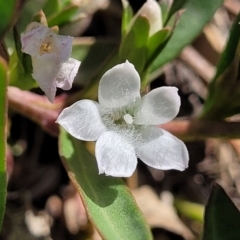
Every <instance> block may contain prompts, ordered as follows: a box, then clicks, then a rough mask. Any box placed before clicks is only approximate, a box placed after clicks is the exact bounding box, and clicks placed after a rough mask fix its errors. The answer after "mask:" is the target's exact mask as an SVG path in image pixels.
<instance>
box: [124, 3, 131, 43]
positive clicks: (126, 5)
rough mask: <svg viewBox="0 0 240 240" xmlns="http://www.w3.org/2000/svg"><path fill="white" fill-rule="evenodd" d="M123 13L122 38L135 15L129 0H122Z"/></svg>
mask: <svg viewBox="0 0 240 240" xmlns="http://www.w3.org/2000/svg"><path fill="white" fill-rule="evenodd" d="M122 5H123V14H122V38H123V37H124V36H125V35H126V32H127V29H128V27H129V23H130V21H131V20H132V17H133V11H132V8H131V6H130V5H129V2H128V0H122Z"/></svg>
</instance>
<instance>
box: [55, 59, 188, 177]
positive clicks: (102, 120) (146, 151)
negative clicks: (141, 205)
mask: <svg viewBox="0 0 240 240" xmlns="http://www.w3.org/2000/svg"><path fill="white" fill-rule="evenodd" d="M98 100H99V103H97V102H95V101H92V100H81V101H78V102H76V103H75V104H73V105H72V106H70V107H68V108H66V109H64V110H63V111H62V113H61V114H60V115H59V117H58V119H57V122H58V123H59V124H60V125H61V126H63V127H64V128H65V129H66V130H67V131H68V132H69V133H70V134H71V135H72V136H74V137H75V138H77V139H80V140H85V141H96V140H97V142H96V148H95V153H96V159H97V164H98V169H99V173H105V174H106V175H111V176H117V177H128V176H131V175H132V173H133V172H134V170H135V168H136V165H137V156H138V157H139V158H140V159H141V160H142V161H143V162H145V163H146V164H148V165H149V166H151V167H154V168H157V169H163V170H167V169H177V170H184V169H185V168H186V167H187V166H188V160H189V157H188V151H187V149H186V146H185V145H184V143H183V142H182V141H181V140H179V139H178V138H176V137H174V136H173V135H172V134H170V133H169V132H167V131H165V130H163V129H161V128H159V127H158V126H157V125H158V124H162V123H166V122H169V121H171V120H172V119H173V118H174V117H175V116H176V115H177V113H178V111H179V107H180V98H179V96H178V94H177V88H175V87H160V88H157V89H154V90H152V91H151V92H149V93H148V94H146V95H145V96H144V97H143V98H141V97H140V77H139V75H138V73H137V71H136V70H135V68H134V66H133V65H132V64H131V63H129V62H128V61H126V62H125V63H123V64H119V65H117V66H115V67H113V68H112V69H110V70H108V71H107V72H106V73H105V74H104V75H103V77H102V78H101V80H100V83H99V90H98Z"/></svg>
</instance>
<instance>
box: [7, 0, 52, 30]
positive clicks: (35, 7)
mask: <svg viewBox="0 0 240 240" xmlns="http://www.w3.org/2000/svg"><path fill="white" fill-rule="evenodd" d="M6 2H7V1H6ZM46 2H47V0H38V1H33V0H26V1H24V5H23V8H22V9H21V14H20V16H19V19H18V22H17V26H18V30H19V32H20V33H21V32H23V31H25V29H26V27H27V25H28V24H30V23H31V22H32V21H33V20H34V17H35V16H36V15H37V13H38V12H39V11H40V10H41V9H42V8H43V7H44V5H45V4H46Z"/></svg>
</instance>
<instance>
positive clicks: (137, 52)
mask: <svg viewBox="0 0 240 240" xmlns="http://www.w3.org/2000/svg"><path fill="white" fill-rule="evenodd" d="M149 29H150V25H149V22H148V20H147V19H146V18H145V17H144V16H138V17H137V18H136V20H135V21H134V23H133V25H132V27H131V29H130V30H129V32H128V33H127V34H126V36H125V38H124V39H123V40H122V43H121V46H120V57H121V60H122V61H125V60H126V59H127V60H128V61H130V62H131V63H133V64H134V66H135V68H136V69H137V71H138V72H139V73H141V72H142V70H143V68H144V66H145V63H146V58H147V45H148V36H149Z"/></svg>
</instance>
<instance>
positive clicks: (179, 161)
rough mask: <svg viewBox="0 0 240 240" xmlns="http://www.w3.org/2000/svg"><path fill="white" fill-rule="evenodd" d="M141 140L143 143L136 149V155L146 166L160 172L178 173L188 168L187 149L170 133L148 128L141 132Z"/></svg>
mask: <svg viewBox="0 0 240 240" xmlns="http://www.w3.org/2000/svg"><path fill="white" fill-rule="evenodd" d="M157 135H158V137H157ZM143 139H144V142H143V143H142V144H141V145H140V146H139V147H138V148H137V149H136V153H137V155H138V157H139V158H140V159H141V160H142V161H143V162H145V163H146V164H147V165H149V166H151V167H153V168H157V169H162V170H169V169H176V170H180V171H183V170H184V169H185V168H187V167H188V161H189V156H188V151H187V148H186V146H185V144H184V143H183V142H182V141H181V140H179V139H178V138H176V137H174V136H173V135H172V134H171V133H169V132H167V131H165V130H163V129H159V128H157V127H149V128H146V129H145V131H144V132H143Z"/></svg>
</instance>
